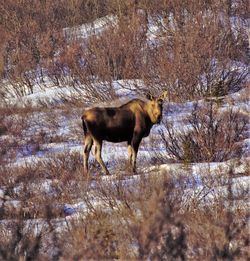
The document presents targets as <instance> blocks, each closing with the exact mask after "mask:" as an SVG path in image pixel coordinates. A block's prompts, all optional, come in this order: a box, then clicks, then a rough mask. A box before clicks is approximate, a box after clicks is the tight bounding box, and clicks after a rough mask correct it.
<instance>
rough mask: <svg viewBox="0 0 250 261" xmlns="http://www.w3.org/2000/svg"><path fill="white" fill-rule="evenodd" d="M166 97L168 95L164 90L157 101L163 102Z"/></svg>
mask: <svg viewBox="0 0 250 261" xmlns="http://www.w3.org/2000/svg"><path fill="white" fill-rule="evenodd" d="M167 97H168V91H165V92H163V93H162V94H161V95H160V96H159V98H158V101H159V102H163V101H164V100H166V99H167Z"/></svg>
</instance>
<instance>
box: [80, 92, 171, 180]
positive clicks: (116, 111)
mask: <svg viewBox="0 0 250 261" xmlns="http://www.w3.org/2000/svg"><path fill="white" fill-rule="evenodd" d="M166 96H167V92H164V93H163V94H162V95H160V96H159V97H158V98H155V97H153V96H152V95H151V94H147V96H146V98H147V99H146V100H145V101H144V100H141V99H133V100H131V101H129V102H127V103H126V104H123V105H121V106H120V107H106V108H100V107H94V108H91V109H86V110H84V112H83V114H82V125H83V131H84V149H83V163H84V173H85V174H87V175H88V172H89V169H88V158H89V153H90V151H91V148H92V145H93V144H94V156H95V159H96V160H97V162H98V163H99V164H100V166H101V167H102V170H103V171H104V173H105V174H107V175H109V171H108V169H107V167H106V166H105V164H104V162H103V160H102V156H101V150H102V143H103V141H109V142H114V143H117V142H124V141H126V142H127V144H128V160H129V168H130V170H132V171H133V172H135V171H136V157H137V152H138V148H139V145H140V142H141V140H142V138H144V137H147V136H148V135H149V133H150V130H151V128H152V126H153V125H154V124H157V123H160V121H161V119H162V107H163V101H164V99H165V98H166Z"/></svg>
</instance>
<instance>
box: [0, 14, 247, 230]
mask: <svg viewBox="0 0 250 261" xmlns="http://www.w3.org/2000/svg"><path fill="white" fill-rule="evenodd" d="M161 22H162V23H163V21H161ZM170 22H171V24H172V25H171V26H172V28H174V19H173V17H171V16H170ZM232 23H233V26H234V28H236V24H237V20H234V19H232ZM116 25H117V17H115V16H108V17H105V18H100V19H98V20H96V21H94V22H93V23H89V24H85V25H82V26H78V27H74V28H65V29H64V34H65V36H66V38H67V39H75V38H77V39H81V38H83V39H84V38H87V37H89V36H91V35H94V34H98V33H100V32H102V31H103V30H105V29H106V28H108V27H109V26H116ZM235 30H236V29H235ZM158 33H159V27H158V26H157V24H156V23H154V21H150V25H149V31H148V38H149V39H150V40H152V41H153V40H154V39H155V38H156V35H157V34H158ZM232 69H233V70H236V71H239V70H246V66H245V65H243V64H240V63H233V64H232ZM102 84H103V85H105V84H108V83H100V82H98V83H96V86H100V85H102ZM46 86H47V87H44V88H41V87H40V85H38V84H37V85H36V86H34V90H33V93H32V94H28V95H25V96H23V97H16V96H15V93H10V94H9V95H8V96H7V98H6V103H7V104H9V105H10V104H16V105H22V104H27V103H29V104H31V105H34V106H36V105H38V104H39V103H40V102H41V101H42V102H44V103H49V104H57V103H63V99H62V96H67V95H69V96H74V95H79V93H78V91H77V90H75V89H73V88H72V87H71V86H70V85H68V86H64V87H61V88H59V87H57V86H54V85H53V84H52V82H50V81H49V80H48V79H47V82H46ZM142 87H144V82H143V81H142V80H140V79H134V80H119V81H114V82H113V83H112V88H113V89H114V90H115V93H116V95H117V97H125V98H126V99H130V98H132V97H136V95H138V94H137V93H136V90H138V89H140V88H142ZM7 88H8V85H7ZM82 89H84V87H83V88H82ZM247 91H248V90H241V91H239V92H236V93H232V94H229V95H228V96H227V97H225V98H224V103H223V105H222V106H221V107H220V111H225V110H229V109H233V110H235V111H241V112H242V113H245V114H246V115H249V113H250V103H249V100H248V99H247V100H245V98H242V97H247ZM229 101H230V102H229ZM119 102H121V101H119ZM195 103H197V102H194V101H188V102H185V103H174V102H169V103H168V104H167V105H165V107H164V117H163V118H164V121H167V122H169V123H171V124H173V127H174V129H175V130H178V131H179V132H182V131H188V130H189V129H190V128H191V126H190V125H188V124H187V123H186V122H185V120H186V119H187V117H188V116H189V115H190V114H191V112H192V110H193V109H194V105H195ZM204 103H205V101H204V100H200V101H198V105H199V106H202V104H204ZM39 117H40V118H43V117H44V116H43V114H40V115H39ZM77 121H78V119H70V118H68V119H67V118H65V119H64V121H63V125H62V126H60V128H59V130H58V133H59V135H67V134H68V133H69V132H70V129H67V128H66V126H73V127H76V126H77V125H76V122H77ZM161 128H162V126H161V125H160V126H155V127H154V128H153V129H152V131H151V136H154V137H155V138H157V135H158V131H159V129H161ZM29 131H30V133H31V134H32V133H33V132H35V130H34V129H33V127H32V126H31V128H30V130H29ZM249 133H250V124H248V131H247V135H248V136H247V138H246V139H245V140H244V150H245V153H244V155H247V154H249V148H250V137H249ZM1 138H2V139H3V138H7V137H1ZM9 138H10V137H9ZM158 145H159V147H158V148H157V149H158V151H159V152H161V153H164V149H163V147H162V146H161V144H160V142H159V144H158ZM151 151H152V148H151V144H150V138H147V139H145V140H144V144H143V146H141V147H140V149H139V153H138V165H139V172H140V173H141V172H142V173H144V174H143V175H132V176H126V175H124V177H121V176H117V175H111V176H100V179H99V181H101V183H102V184H105V185H108V186H110V187H111V188H113V187H115V186H116V185H117V184H121V185H122V186H125V187H127V189H128V190H129V189H133V190H136V189H137V185H138V183H139V182H140V181H141V179H142V176H143V178H148V177H150V178H155V179H157V178H159V177H161V176H166V175H167V176H169V177H171V178H173V180H174V181H176V186H177V187H178V178H179V175H180V173H181V175H183V176H184V177H185V181H186V183H187V188H186V189H185V191H184V195H183V205H185V204H189V203H190V202H191V201H192V200H193V199H194V198H196V199H197V197H199V199H200V200H201V202H202V203H203V204H212V203H214V202H215V201H216V199H217V198H219V197H222V196H224V197H226V196H227V193H228V186H227V184H226V183H225V185H221V184H220V185H216V184H215V186H213V187H208V186H207V185H206V184H205V182H206V178H213V177H217V176H218V173H228V172H229V170H230V168H231V167H233V173H234V175H236V176H235V177H234V178H233V183H232V191H233V194H235V195H236V194H237V192H238V191H241V190H242V189H243V190H246V191H249V185H250V177H249V176H241V175H243V173H245V172H246V171H247V168H248V166H249V162H250V158H249V157H244V158H242V159H240V160H239V161H235V160H230V161H227V162H212V163H194V164H189V165H188V166H187V165H186V164H180V163H166V164H161V165H155V166H150V167H144V166H143V159H150V158H151ZM65 152H66V153H75V152H77V153H82V144H81V141H79V142H72V141H68V142H51V143H44V144H41V146H40V151H39V152H37V153H36V154H35V155H31V152H29V150H27V151H26V153H25V154H26V156H23V155H22V154H20V155H18V156H17V158H16V160H15V161H12V162H8V164H6V167H9V168H12V167H24V166H28V165H31V166H32V165H35V164H37V163H39V162H43V161H50V160H53V157H55V156H56V155H59V154H61V153H65ZM102 155H103V159H104V161H105V162H108V163H109V164H111V165H109V168H112V170H113V169H116V168H117V167H120V166H117V165H115V164H113V165H112V162H113V161H117V162H121V159H127V145H126V143H122V144H120V145H113V144H110V143H106V142H105V143H104V146H103V152H102ZM164 155H165V157H166V158H168V155H167V154H166V153H165V154H164ZM93 160H94V158H93V155H92V154H91V155H90V161H93ZM121 173H123V172H121ZM124 174H126V171H124ZM98 175H99V173H98ZM208 175H209V176H208ZM223 178H224V179H225V182H226V181H228V177H227V176H225V177H223ZM192 179H194V180H195V184H194V183H193V182H192V181H191V180H192ZM56 182H57V180H56V179H55V180H50V179H45V178H44V179H42V180H39V181H37V183H32V182H31V183H30V184H29V186H28V188H29V189H30V190H32V191H34V190H36V189H38V188H39V189H38V192H39V193H46V194H51V195H53V194H54V193H57V192H56V191H55V189H54V184H56ZM24 186H25V184H23V183H19V185H17V186H16V187H15V188H14V189H13V191H14V192H15V193H16V194H18V193H20V192H21V191H22V190H23V188H24ZM97 188H98V186H97V182H95V181H91V182H90V184H89V194H88V195H87V200H83V199H82V198H79V199H77V200H76V202H74V203H67V202H65V203H64V204H62V205H60V206H58V205H57V204H55V206H54V207H55V208H58V207H59V208H61V210H62V211H63V212H64V214H65V215H66V217H64V218H56V219H53V220H52V221H51V223H52V224H53V226H55V227H56V228H57V229H58V230H63V229H64V228H66V227H67V226H68V225H69V223H70V221H71V220H77V219H79V218H83V217H85V216H86V214H87V213H88V211H89V205H88V202H89V204H91V206H93V207H94V208H97V209H98V208H101V209H102V210H106V211H108V207H109V206H108V204H105V202H104V201H103V200H102V199H100V198H98V197H97V195H96V194H95V190H97ZM4 197H5V190H4V188H3V187H2V186H0V205H1V204H5V206H6V207H8V208H10V209H20V208H22V202H21V201H19V200H14V199H8V200H7V201H6V200H3V199H4ZM117 204H119V201H118V202H117ZM245 204H246V205H247V206H248V207H249V200H248V201H246V202H245ZM68 216H70V217H68ZM11 222H13V221H11V220H1V221H0V226H2V225H6V224H8V223H11ZM25 223H26V227H27V230H28V228H30V227H31V226H33V227H35V230H34V233H35V234H38V233H40V231H41V230H42V229H43V227H44V226H46V220H44V219H33V220H27V221H25Z"/></svg>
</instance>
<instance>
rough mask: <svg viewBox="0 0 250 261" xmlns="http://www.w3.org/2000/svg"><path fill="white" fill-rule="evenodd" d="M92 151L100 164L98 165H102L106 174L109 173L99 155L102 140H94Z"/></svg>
mask: <svg viewBox="0 0 250 261" xmlns="http://www.w3.org/2000/svg"><path fill="white" fill-rule="evenodd" d="M94 146H95V148H94V150H95V151H94V153H95V158H96V160H97V162H98V163H99V164H100V166H101V167H102V170H103V171H104V172H105V174H106V175H109V171H108V169H107V167H106V166H105V164H104V162H103V160H102V156H101V152H102V142H99V141H96V140H95V141H94Z"/></svg>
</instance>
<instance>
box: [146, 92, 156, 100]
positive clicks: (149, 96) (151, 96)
mask: <svg viewBox="0 0 250 261" xmlns="http://www.w3.org/2000/svg"><path fill="white" fill-rule="evenodd" d="M146 98H147V99H148V100H150V101H152V100H154V99H155V97H154V96H153V95H152V94H151V93H147V94H146Z"/></svg>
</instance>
